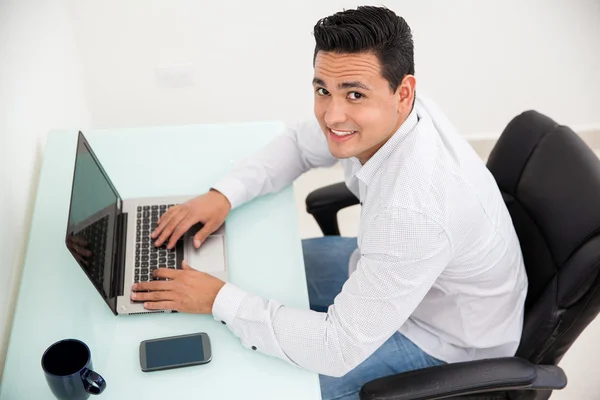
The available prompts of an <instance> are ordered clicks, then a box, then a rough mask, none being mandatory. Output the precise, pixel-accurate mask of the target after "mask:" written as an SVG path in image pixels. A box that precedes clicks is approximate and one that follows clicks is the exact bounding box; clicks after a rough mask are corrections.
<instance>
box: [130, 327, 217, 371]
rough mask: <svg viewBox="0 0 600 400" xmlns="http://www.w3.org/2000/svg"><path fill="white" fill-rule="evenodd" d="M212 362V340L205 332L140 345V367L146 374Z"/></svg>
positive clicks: (148, 341)
mask: <svg viewBox="0 0 600 400" xmlns="http://www.w3.org/2000/svg"><path fill="white" fill-rule="evenodd" d="M210 360H212V351H211V348H210V339H209V337H208V335H207V334H206V333H204V332H201V333H192V334H189V335H181V336H171V337H165V338H158V339H149V340H144V341H143V342H141V343H140V366H141V367H142V371H144V372H150V371H160V370H164V369H171V368H181V367H188V366H191V365H200V364H206V363H208V362H210Z"/></svg>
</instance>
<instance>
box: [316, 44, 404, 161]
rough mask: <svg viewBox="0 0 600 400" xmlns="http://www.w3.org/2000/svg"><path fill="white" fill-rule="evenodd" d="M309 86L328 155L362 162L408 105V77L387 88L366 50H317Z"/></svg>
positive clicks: (399, 121) (391, 130)
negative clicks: (393, 90)
mask: <svg viewBox="0 0 600 400" xmlns="http://www.w3.org/2000/svg"><path fill="white" fill-rule="evenodd" d="M407 78H408V79H407ZM313 86H314V90H315V116H316V117H317V119H318V120H319V124H320V125H321V129H322V130H323V132H324V133H325V136H326V137H327V143H328V144H329V150H330V151H331V154H332V155H333V156H334V157H336V158H349V157H357V158H358V159H359V160H360V161H361V162H362V163H363V164H364V163H366V162H367V161H368V160H369V158H371V157H372V156H373V154H375V152H377V150H379V149H380V148H381V146H383V145H384V144H385V142H386V141H387V140H388V139H389V138H390V137H391V136H392V135H393V134H394V133H395V132H396V130H397V129H398V128H399V127H400V125H401V124H402V122H404V120H405V119H406V118H407V116H408V115H409V114H410V110H411V108H412V99H413V93H414V77H412V76H407V77H406V78H405V80H404V81H403V82H402V84H401V85H400V87H399V88H398V90H396V91H395V92H392V90H391V89H390V86H389V83H388V81H387V80H386V79H384V78H383V76H382V75H381V66H380V64H379V60H378V59H377V57H376V56H375V55H374V54H372V53H360V54H343V53H332V52H323V51H319V52H318V53H317V57H316V59H315V75H314V80H313Z"/></svg>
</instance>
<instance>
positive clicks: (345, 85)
mask: <svg viewBox="0 0 600 400" xmlns="http://www.w3.org/2000/svg"><path fill="white" fill-rule="evenodd" d="M312 83H313V85H318V86H323V87H324V88H327V86H326V85H325V82H323V80H322V79H320V78H314V79H313V81H312ZM338 89H340V90H343V89H362V90H371V89H370V88H369V87H367V86H366V85H365V84H363V83H362V82H359V81H351V82H342V83H340V84H339V85H338Z"/></svg>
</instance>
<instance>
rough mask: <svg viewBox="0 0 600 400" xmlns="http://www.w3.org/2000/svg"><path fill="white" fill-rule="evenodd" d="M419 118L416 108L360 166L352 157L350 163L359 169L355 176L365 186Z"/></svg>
mask: <svg viewBox="0 0 600 400" xmlns="http://www.w3.org/2000/svg"><path fill="white" fill-rule="evenodd" d="M418 121H419V118H418V116H417V111H416V106H415V107H413V110H412V111H411V112H410V114H409V115H408V118H406V120H405V121H404V122H403V123H402V125H400V128H398V130H397V131H396V132H395V133H394V134H393V135H392V137H390V138H389V139H388V141H387V142H385V144H384V145H383V146H381V148H380V149H379V150H377V152H376V153H375V154H373V156H372V157H371V158H370V159H369V160H368V161H367V162H366V163H365V164H364V165H362V164H361V163H360V161H359V159H358V158H356V157H352V158H351V160H352V162H353V163H354V164H355V165H356V166H358V167H359V169H358V171H357V172H356V174H355V176H356V178H358V179H359V180H360V181H362V182H363V183H364V184H365V185H367V186H368V185H369V183H370V182H371V180H372V179H373V176H374V175H375V173H376V172H377V171H378V170H379V168H381V166H382V165H383V163H384V162H385V160H387V159H388V157H389V156H390V154H392V152H393V151H394V149H395V148H396V147H397V146H398V144H399V143H400V142H401V141H402V140H403V139H404V138H405V137H406V135H408V134H409V133H410V132H411V131H412V130H413V129H414V128H415V127H416V126H417V122H418Z"/></svg>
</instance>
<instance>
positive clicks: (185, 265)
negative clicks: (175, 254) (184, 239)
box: [181, 260, 193, 270]
mask: <svg viewBox="0 0 600 400" xmlns="http://www.w3.org/2000/svg"><path fill="white" fill-rule="evenodd" d="M181 269H183V270H192V269H193V268H192V267H190V265H189V264H188V262H187V261H185V260H183V261H182V262H181Z"/></svg>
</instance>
